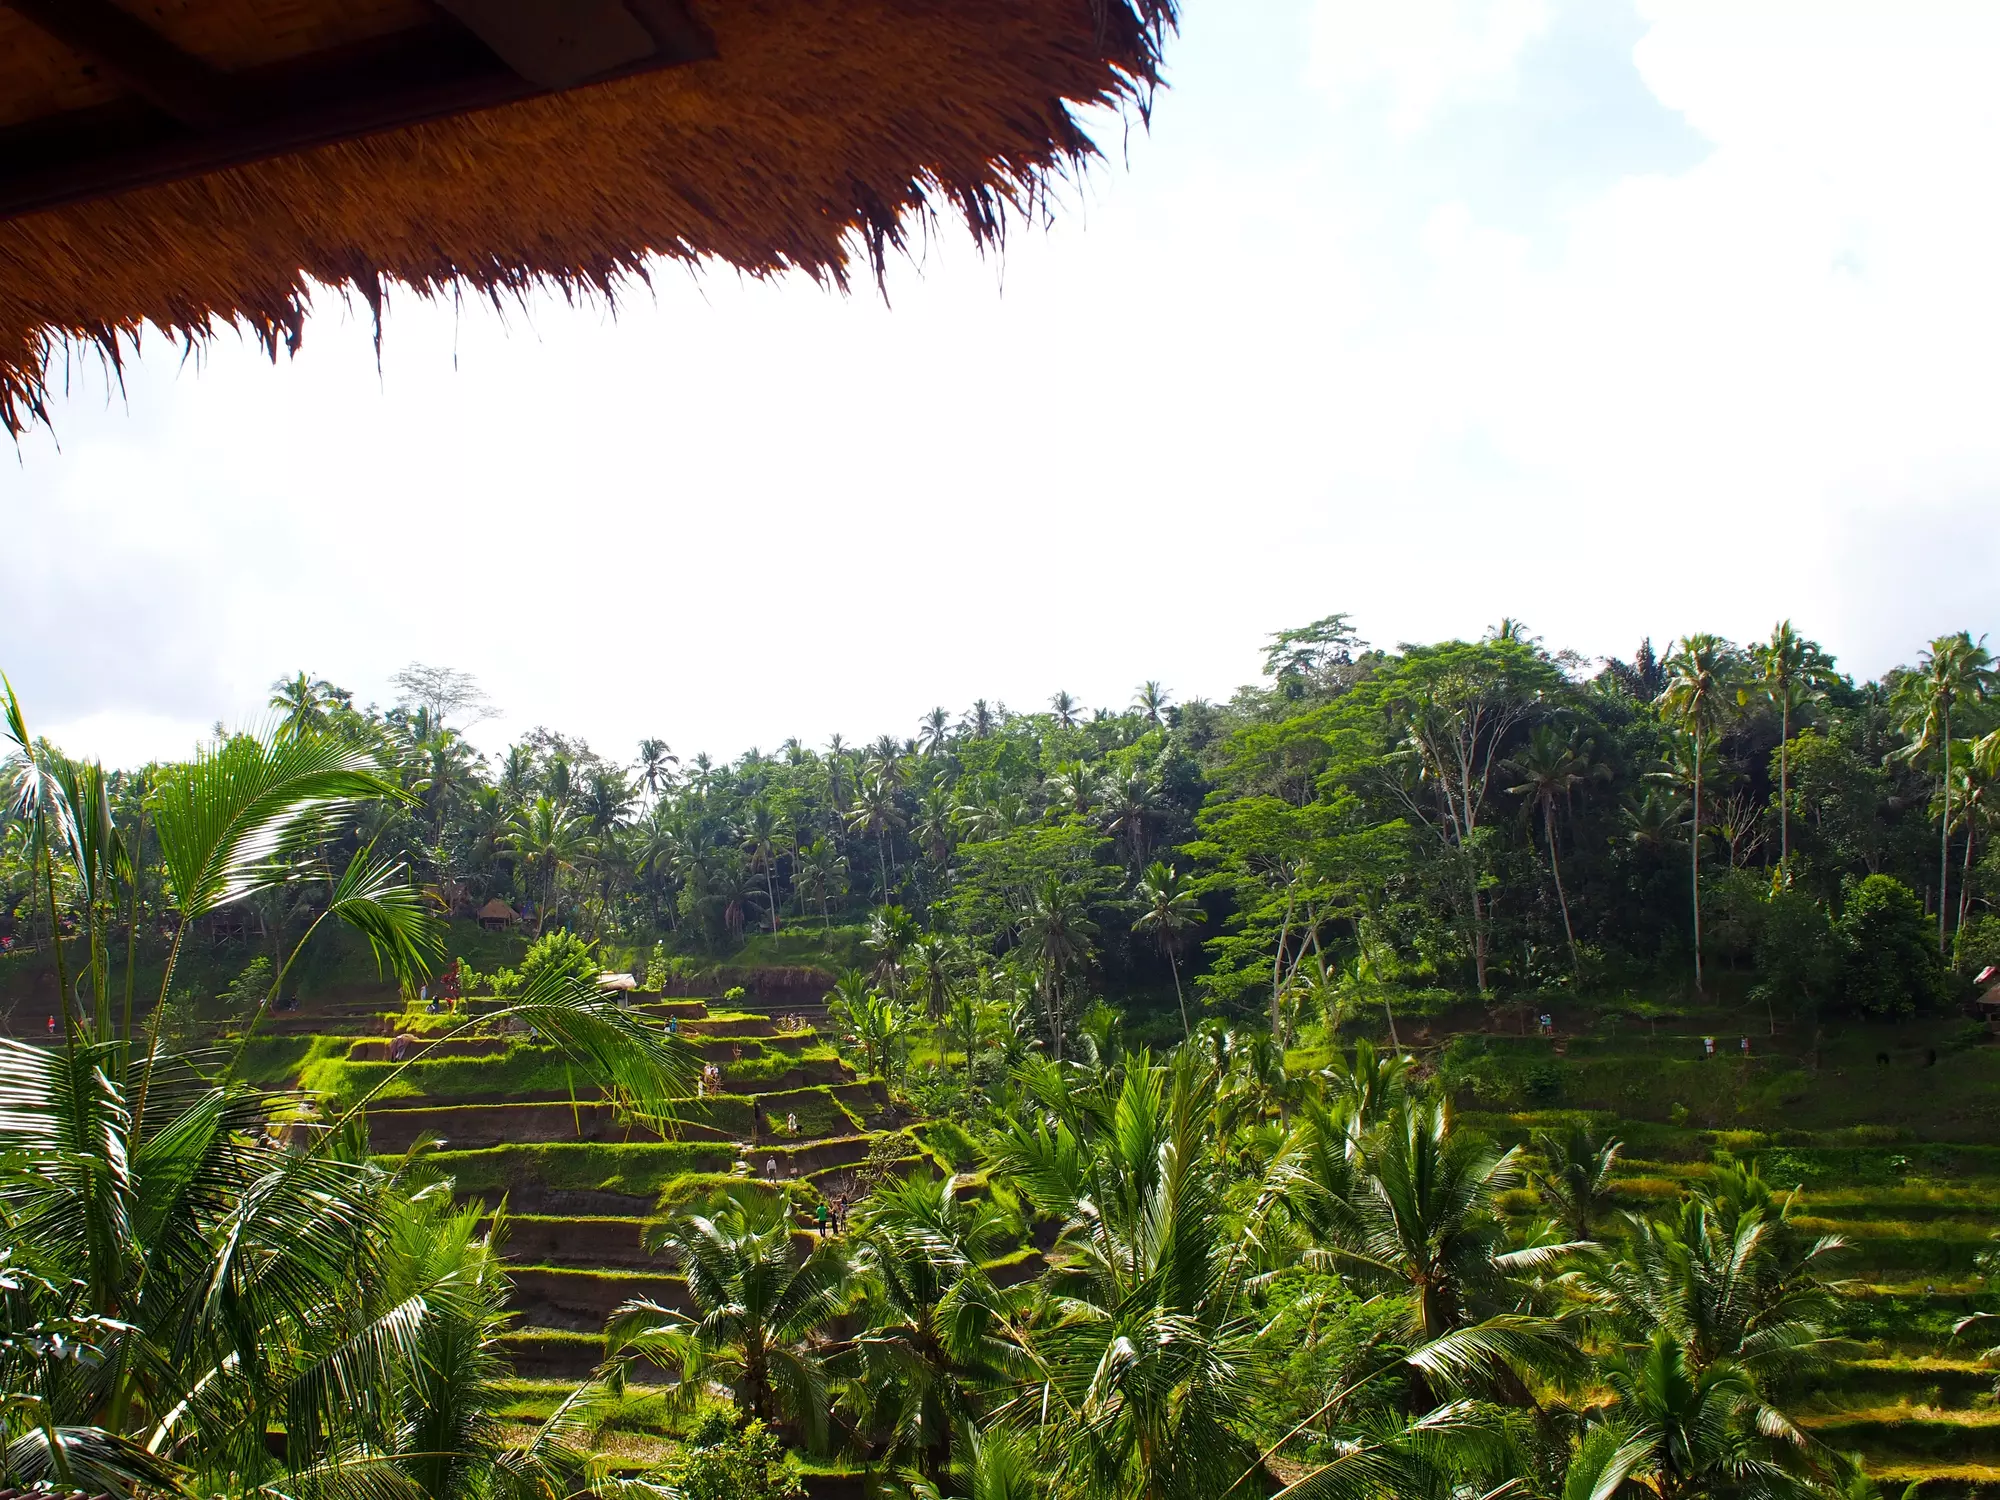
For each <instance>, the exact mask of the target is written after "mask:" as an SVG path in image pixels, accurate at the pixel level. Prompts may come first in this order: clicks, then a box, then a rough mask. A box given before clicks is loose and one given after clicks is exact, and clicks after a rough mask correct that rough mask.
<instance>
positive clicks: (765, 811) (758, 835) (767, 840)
mask: <svg viewBox="0 0 2000 1500" xmlns="http://www.w3.org/2000/svg"><path fill="white" fill-rule="evenodd" d="M780 842H781V835H780V833H779V830H778V815H777V814H776V813H774V812H772V811H771V804H770V803H768V802H764V801H761V800H760V801H757V802H753V803H752V804H751V805H750V826H749V827H748V828H746V829H745V830H744V831H743V848H744V850H745V852H746V853H748V854H749V856H750V868H751V869H752V870H753V871H754V872H756V873H758V874H760V875H762V876H763V877H764V895H765V898H766V900H767V901H768V903H769V905H770V908H771V931H773V932H776V931H777V930H778V888H777V886H776V884H775V883H774V879H773V872H774V871H775V870H776V869H777V866H778V849H779V844H780Z"/></svg>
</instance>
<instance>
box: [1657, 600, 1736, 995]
mask: <svg viewBox="0 0 2000 1500" xmlns="http://www.w3.org/2000/svg"><path fill="white" fill-rule="evenodd" d="M1661 667H1662V669H1663V670H1664V671H1665V672H1666V674H1667V685H1666V687H1665V688H1663V689H1662V690H1661V692H1660V696H1659V698H1658V700H1657V701H1658V703H1659V707H1660V712H1661V714H1662V716H1663V717H1665V718H1666V719H1667V720H1668V722H1670V723H1672V724H1674V725H1676V726H1678V727H1679V728H1680V730H1681V731H1682V732H1683V733H1684V734H1686V735H1687V736H1688V738H1689V739H1690V740H1691V741H1692V742H1693V749H1694V767H1693V769H1694V778H1693V779H1694V824H1693V828H1692V831H1691V833H1690V836H1689V838H1688V847H1689V857H1688V879H1689V883H1690V887H1691V890H1692V901H1693V910H1694V988H1695V993H1696V994H1700V993H1701V989H1702V982H1701V787H1702V776H1703V770H1704V763H1705V759H1706V756H1707V754H1708V751H1709V748H1710V747H1711V746H1712V745H1713V744H1714V743H1715V741H1716V739H1717V737H1718V736H1719V735H1720V734H1721V733H1722V729H1723V726H1724V725H1726V724H1727V723H1728V722H1729V716H1730V713H1731V711H1732V709H1733V707H1734V705H1735V701H1736V700H1735V689H1736V676H1737V659H1736V653H1735V651H1734V650H1733V649H1731V647H1730V645H1729V643H1728V642H1727V641H1725V640H1723V639H1722V637H1721V636H1718V635H1710V634H1708V633H1707V632H1705V631H1702V632H1697V633H1696V634H1694V635H1688V636H1683V637H1682V638H1681V639H1680V640H1679V641H1678V642H1677V643H1676V644H1675V646H1674V649H1673V650H1672V651H1671V652H1669V653H1668V654H1667V659H1666V660H1665V661H1664V662H1662V663H1661Z"/></svg>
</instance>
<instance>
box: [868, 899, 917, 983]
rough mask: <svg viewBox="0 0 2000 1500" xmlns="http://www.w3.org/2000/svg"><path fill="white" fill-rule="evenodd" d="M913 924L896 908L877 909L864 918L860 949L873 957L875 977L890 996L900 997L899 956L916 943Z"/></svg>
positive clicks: (906, 914)
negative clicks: (866, 921) (863, 931)
mask: <svg viewBox="0 0 2000 1500" xmlns="http://www.w3.org/2000/svg"><path fill="white" fill-rule="evenodd" d="M917 935H918V934H917V922H916V918H914V917H912V916H911V915H910V914H909V913H908V912H907V911H905V910H903V908H902V907H900V906H881V907H877V908H876V909H875V910H874V911H873V912H871V913H869V916H868V931H867V932H866V933H865V934H863V936H862V939H861V946H862V947H864V948H866V949H867V950H868V951H869V952H870V953H873V954H874V955H875V978H876V979H877V980H878V981H880V983H881V984H882V985H883V986H884V987H886V988H887V990H888V992H889V993H890V994H891V995H894V996H895V997H896V998H897V999H899V1000H900V999H901V998H902V995H903V956H904V955H905V954H907V953H908V952H909V951H910V949H911V947H912V946H914V945H915V943H916V941H917Z"/></svg>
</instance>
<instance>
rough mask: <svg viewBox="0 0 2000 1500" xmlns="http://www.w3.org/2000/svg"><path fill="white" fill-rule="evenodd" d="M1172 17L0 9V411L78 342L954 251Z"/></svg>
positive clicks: (595, 9)
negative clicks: (414, 296) (947, 245)
mask: <svg viewBox="0 0 2000 1500" xmlns="http://www.w3.org/2000/svg"><path fill="white" fill-rule="evenodd" d="M1174 3H1175V0H434V3H433V0H4V4H0V147H5V148H7V149H4V150H0V423H4V424H5V425H6V427H7V428H8V429H9V430H11V431H14V432H16V433H18V432H19V431H20V430H21V427H22V426H23V424H24V423H25V422H27V421H30V420H34V419H37V418H41V419H44V420H45V419H46V414H45V411H44V397H45V380H44V377H45V372H46V371H47V370H48V369H49V368H50V362H51V360H52V358H54V357H56V356H58V355H60V354H61V353H62V352H64V350H65V349H66V348H67V347H68V346H70V345H73V344H77V343H81V344H85V345H90V344H94V345H96V346H97V347H98V348H100V349H101V350H103V351H105V352H106V353H107V355H108V356H109V357H110V358H111V359H112V360H113V361H114V363H115V361H116V360H117V359H118V357H119V355H120V352H121V348H122V346H123V345H124V344H126V343H129V341H130V340H131V339H133V338H134V337H136V335H137V334H138V332H139V331H140V329H141V328H142V327H143V326H144V325H146V324H151V325H153V326H154V327H155V328H157V329H160V330H163V331H165V332H166V333H168V334H169V335H170V336H173V337H176V338H182V339H198V338H201V337H204V336H206V335H207V334H208V333H209V332H210V331H211V330H212V329H213V328H214V327H215V326H216V324H217V322H218V320H234V321H236V322H238V323H240V324H244V325H247V326H248V327H250V328H252V329H253V330H255V332H256V333H257V334H258V336H259V337H260V338H261V339H262V340H263V341H264V343H265V345H266V347H267V348H268V349H269V350H270V351H271V352H272V353H273V355H274V356H275V354H276V351H277V349H278V348H279V347H280V346H281V345H282V346H285V347H287V348H295V347H296V345H297V343H298V339H299V334H300V329H301V325H302V321H303V310H304V302H305V298H306V296H307V293H308V288H309V282H311V281H318V282H323V283H329V284H333V285H337V286H342V287H345V288H348V289H351V290H352V291H354V292H358V293H359V295H360V296H361V297H362V298H363V299H364V300H366V301H367V302H368V303H369V304H370V305H371V307H373V308H374V309H375V311H376V313H377V315H378V317H379V312H380V307H381V302H382V299H383V297H384V295H385V291H386V289H387V288H389V287H390V286H391V285H392V284H393V283H402V284H404V285H407V286H409V287H412V288H415V289H416V290H418V291H419V292H421V293H424V294H427V295H436V294H439V293H451V294H456V293H458V292H459V291H461V290H469V291H471V292H473V293H475V294H478V295H484V296H490V297H494V298H503V297H509V296H517V295H519V294H521V293H523V292H525V291H527V290H529V289H530V288H533V287H535V286H538V285H554V286H557V287H560V288H561V289H563V290H564V291H565V292H567V293H570V294H573V295H579V294H580V295H599V296H605V297H609V296H611V295H612V294H613V293H614V292H615V291H616V290H618V289H619V288H620V287H621V285H624V284H625V283H627V282H629V281H630V280H631V279H633V278H643V277H644V276H645V274H646V266H647V263H648V261H649V259H650V258H651V257H653V256H665V257H668V258H670V259H677V260H683V261H692V260H697V259H701V258H707V257H713V258H715V259H717V260H719V261H722V262H725V263H727V264H729V265H732V266H735V267H738V268H740V269H742V270H744V271H747V272H750V273H751V274H755V275H765V274H770V273H774V272H778V271H781V270H786V269H791V268H799V269H803V270H805V271H807V272H809V273H811V274H812V275H814V276H816V277H820V278H822V279H824V280H828V281H831V282H834V283H837V284H840V285H845V284H846V283H847V280H848V277H849V273H850V270H851V261H852V258H853V257H854V256H856V255H857V254H858V255H859V256H861V257H862V258H864V259H865V261H867V262H869V263H871V265H870V268H871V269H872V270H873V271H874V273H875V274H876V275H877V276H878V277H879V275H880V273H881V267H882V263H883V260H884V258H885V256H886V255H887V254H888V253H889V252H891V251H892V250H895V249H898V248H900V247H901V245H902V243H903V239H904V236H905V234H906V233H907V232H908V231H909V228H910V225H911V223H912V220H913V219H916V220H921V219H922V218H923V217H924V216H926V215H928V214H929V213H931V212H933V211H935V210H937V209H939V208H946V209H950V210H955V211H956V212H957V213H958V214H960V215H962V216H963V218H964V219H965V220H966V222H967V223H968V224H969V225H970V227H971V229H972V232H973V234H974V236H975V237H976V238H977V239H978V240H979V241H980V242H981V243H989V242H992V241H994V240H997V239H998V238H999V237H1000V235H1001V234H1002V233H1003V231H1004V229H1005V227H1006V222H1007V220H1008V218H1009V216H1010V215H1011V214H1014V213H1019V212H1027V211H1030V210H1032V209H1033V208H1034V207H1035V205H1036V203H1037V200H1038V194H1039V193H1040V191H1041V189H1042V188H1043V187H1044V185H1045V184H1046V183H1047V181H1048V180H1049V178H1050V176H1051V175H1052V174H1056V173H1061V172H1063V171H1066V170H1068V169H1069V168H1071V167H1073V166H1075V165H1077V164H1079V163H1080V162H1082V161H1083V160H1085V159H1086V158H1088V157H1089V156H1090V155H1091V154H1092V153H1093V146H1092V143H1091V141H1090V140H1089V139H1088V138H1087V137H1086V135H1085V134H1084V133H1083V131H1082V129H1081V128H1080V126H1079V124H1078V122H1077V118H1076V111H1077V109H1078V108H1079V107H1082V106H1088V105H1094V104H1113V105H1124V104H1127V103H1137V104H1138V105H1139V106H1140V107H1141V108H1142V109H1143V107H1144V106H1145V103H1146V100H1147V98H1148V96H1149V94H1150V91H1151V89H1152V88H1153V86H1154V85H1155V84H1156V82H1157V81H1158V74H1157V67H1158V49H1159V45H1160V42H1161V40H1162V36H1163V33H1164V31H1165V29H1166V28H1168V27H1170V26H1171V25H1172V24H1173V21H1174Z"/></svg>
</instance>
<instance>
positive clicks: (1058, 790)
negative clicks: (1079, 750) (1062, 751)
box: [1049, 760, 1100, 818]
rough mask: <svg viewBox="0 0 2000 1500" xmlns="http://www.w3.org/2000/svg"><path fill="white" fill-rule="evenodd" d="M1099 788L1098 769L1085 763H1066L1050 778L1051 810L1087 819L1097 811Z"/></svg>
mask: <svg viewBox="0 0 2000 1500" xmlns="http://www.w3.org/2000/svg"><path fill="white" fill-rule="evenodd" d="M1099 786H1100V777H1099V776H1098V773H1097V769H1096V767H1094V766H1092V765H1090V764H1089V763H1088V762H1085V761H1080V760H1072V761H1066V762H1064V763H1063V765H1062V766H1061V767H1060V768H1058V770H1057V771H1056V774H1055V775H1053V776H1051V777H1050V778H1049V810H1050V811H1051V812H1063V813H1068V814H1073V815H1074V816H1076V817H1079V818H1087V817H1089V816H1090V815H1091V813H1093V812H1094V811H1096V809H1097V796H1098V790H1099Z"/></svg>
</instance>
